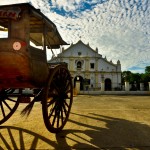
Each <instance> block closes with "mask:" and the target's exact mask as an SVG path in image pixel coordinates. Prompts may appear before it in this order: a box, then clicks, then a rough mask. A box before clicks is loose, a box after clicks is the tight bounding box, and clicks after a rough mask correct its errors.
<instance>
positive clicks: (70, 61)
mask: <svg viewBox="0 0 150 150" xmlns="http://www.w3.org/2000/svg"><path fill="white" fill-rule="evenodd" d="M68 69H69V70H70V71H74V64H73V58H70V59H69V68H68Z"/></svg>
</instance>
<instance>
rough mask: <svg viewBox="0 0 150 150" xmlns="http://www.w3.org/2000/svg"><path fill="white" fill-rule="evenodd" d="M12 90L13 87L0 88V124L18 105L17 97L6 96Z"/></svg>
mask: <svg viewBox="0 0 150 150" xmlns="http://www.w3.org/2000/svg"><path fill="white" fill-rule="evenodd" d="M14 91H15V90H14V89H2V90H0V124H2V123H4V122H5V121H7V120H8V119H9V118H10V117H11V116H12V114H13V113H14V112H15V110H16V109H17V107H18V105H19V101H18V98H17V99H16V98H15V97H11V96H8V95H9V94H12V93H13V92H14Z"/></svg>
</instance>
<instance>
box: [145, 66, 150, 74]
mask: <svg viewBox="0 0 150 150" xmlns="http://www.w3.org/2000/svg"><path fill="white" fill-rule="evenodd" d="M145 73H149V74H150V66H146V67H145Z"/></svg>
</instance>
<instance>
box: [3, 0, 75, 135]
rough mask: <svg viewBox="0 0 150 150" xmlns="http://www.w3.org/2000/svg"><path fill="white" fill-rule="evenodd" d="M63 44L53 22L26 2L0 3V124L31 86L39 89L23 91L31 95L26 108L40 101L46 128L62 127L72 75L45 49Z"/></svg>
mask: <svg viewBox="0 0 150 150" xmlns="http://www.w3.org/2000/svg"><path fill="white" fill-rule="evenodd" d="M66 44H67V43H66V42H65V41H64V40H63V39H62V38H61V36H60V34H59V32H58V30H57V28H56V26H55V24H54V23H53V22H52V21H50V20H49V19H48V18H47V17H46V16H45V15H44V14H43V13H41V12H40V10H38V9H35V8H34V7H33V6H31V5H30V4H29V3H21V4H13V5H5V6H0V70H1V72H0V124H2V123H4V122H5V121H6V120H8V118H10V116H11V115H12V114H13V113H14V111H15V110H16V108H17V107H18V105H19V103H20V102H21V97H23V96H24V95H23V92H22V91H23V89H25V88H30V89H33V91H34V89H37V91H38V92H35V93H32V95H31V94H26V95H25V96H26V97H31V96H32V97H33V100H32V101H31V103H29V106H27V109H28V108H30V106H32V104H33V103H34V102H36V101H42V110H43V117H44V122H45V125H46V127H47V129H48V130H49V131H51V132H55V133H56V132H59V131H60V130H61V129H62V128H63V127H64V125H65V124H66V121H67V119H68V117H69V112H70V108H71V104H72V97H73V91H72V88H73V87H72V80H71V75H70V73H69V71H68V69H67V67H66V65H64V63H57V64H51V65H50V64H48V63H47V56H46V50H47V48H49V49H58V48H60V46H61V45H66ZM16 89H19V90H18V91H19V93H15V94H14V91H16ZM14 96H16V99H15V100H14V99H12V98H10V97H14ZM67 99H68V103H67ZM7 101H8V102H7ZM10 102H12V103H13V106H12V104H9V103H10ZM5 110H7V111H8V113H7V112H6V111H5ZM25 110H26V109H25ZM51 118H52V119H51ZM60 124H61V125H60Z"/></svg>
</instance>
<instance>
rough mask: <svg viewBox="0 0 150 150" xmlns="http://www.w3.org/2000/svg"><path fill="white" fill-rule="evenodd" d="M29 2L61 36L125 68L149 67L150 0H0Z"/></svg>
mask: <svg viewBox="0 0 150 150" xmlns="http://www.w3.org/2000/svg"><path fill="white" fill-rule="evenodd" d="M20 2H21V3H24V2H30V3H31V4H32V5H33V6H34V7H36V8H40V9H41V11H42V12H43V13H44V14H45V15H46V16H47V17H48V18H49V19H50V20H52V21H53V22H54V23H55V24H56V26H57V28H58V31H59V32H60V34H61V36H62V38H63V39H64V40H65V41H66V42H68V43H69V44H71V43H76V42H78V40H80V39H81V40H82V41H83V42H84V43H85V44H88V43H89V45H90V46H91V47H92V48H93V49H96V47H97V48H98V50H99V53H100V54H102V56H103V57H105V56H106V57H107V59H108V60H112V61H113V62H114V63H116V62H117V60H120V61H121V64H122V71H125V70H130V71H132V72H139V73H142V72H144V70H145V67H146V66H150V0H7V1H6V0H0V5H4V4H14V3H20Z"/></svg>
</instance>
